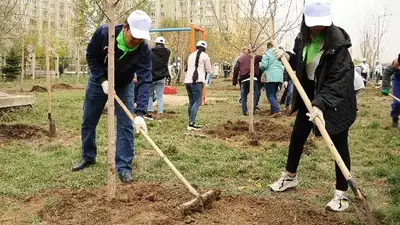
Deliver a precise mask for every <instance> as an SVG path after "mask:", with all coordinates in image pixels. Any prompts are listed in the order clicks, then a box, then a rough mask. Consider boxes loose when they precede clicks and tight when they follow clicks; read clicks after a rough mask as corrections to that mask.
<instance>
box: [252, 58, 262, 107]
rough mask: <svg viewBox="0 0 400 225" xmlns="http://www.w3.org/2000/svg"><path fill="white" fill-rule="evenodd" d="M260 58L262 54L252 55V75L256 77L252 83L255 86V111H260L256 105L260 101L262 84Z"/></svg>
mask: <svg viewBox="0 0 400 225" xmlns="http://www.w3.org/2000/svg"><path fill="white" fill-rule="evenodd" d="M261 60H262V55H256V56H255V57H254V77H256V78H257V81H254V85H255V86H256V87H255V88H257V89H255V93H254V94H255V95H256V96H255V100H254V108H255V110H256V111H260V108H259V107H258V104H259V103H260V97H261V89H262V87H263V86H264V84H263V83H261V71H260V62H261Z"/></svg>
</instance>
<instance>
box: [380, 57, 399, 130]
mask: <svg viewBox="0 0 400 225" xmlns="http://www.w3.org/2000/svg"><path fill="white" fill-rule="evenodd" d="M390 77H392V87H393V95H394V96H395V97H397V98H400V54H399V55H398V57H397V59H395V60H393V63H392V65H391V66H389V67H387V68H386V69H385V70H384V71H383V79H382V89H381V92H382V94H383V95H386V96H387V95H389V90H390ZM390 116H391V117H392V127H393V128H396V127H398V126H399V116H400V102H398V101H397V100H396V99H393V103H392V110H391V111H390Z"/></svg>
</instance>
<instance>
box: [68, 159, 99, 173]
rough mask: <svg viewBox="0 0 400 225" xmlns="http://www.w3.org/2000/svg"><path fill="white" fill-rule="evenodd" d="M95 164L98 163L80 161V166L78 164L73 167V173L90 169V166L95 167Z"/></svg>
mask: <svg viewBox="0 0 400 225" xmlns="http://www.w3.org/2000/svg"><path fill="white" fill-rule="evenodd" d="M95 162H96V161H90V162H88V161H85V160H82V161H80V162H79V163H78V164H76V165H75V166H74V167H72V171H79V170H83V169H85V168H86V167H89V166H91V165H93V164H94V163H95Z"/></svg>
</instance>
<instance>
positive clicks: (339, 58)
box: [270, 0, 356, 211]
mask: <svg viewBox="0 0 400 225" xmlns="http://www.w3.org/2000/svg"><path fill="white" fill-rule="evenodd" d="M330 11H331V8H330V3H329V0H312V1H306V3H305V9H304V15H303V21H302V25H301V30H300V33H299V35H298V36H297V38H296V40H295V47H294V53H285V52H284V51H283V50H281V49H275V50H274V54H275V56H276V58H278V59H280V58H281V57H282V56H284V57H286V58H287V59H288V60H289V62H290V65H291V66H292V68H294V69H295V70H296V76H297V77H298V79H299V81H300V83H301V86H303V88H304V89H305V92H306V93H307V95H308V97H309V99H310V100H311V102H312V105H313V107H312V111H311V112H308V110H307V108H306V106H305V103H304V101H303V100H302V98H301V97H300V95H299V93H298V92H297V90H294V92H293V100H294V101H293V104H292V109H291V112H294V111H298V112H297V116H296V120H295V124H294V127H293V132H292V135H291V138H290V145H289V154H288V159H287V163H286V171H285V172H282V175H281V177H280V178H279V179H278V180H277V181H276V182H274V183H273V184H271V185H270V188H271V189H272V190H273V191H275V192H281V191H285V190H287V189H289V188H293V187H295V186H297V185H298V184H299V179H298V175H297V168H298V165H299V161H300V157H301V155H302V152H303V149H304V145H305V142H306V140H307V137H308V136H309V133H310V132H311V130H312V129H314V131H315V125H314V124H313V123H312V122H311V121H314V119H315V118H316V117H318V118H319V119H320V121H321V122H322V124H323V125H324V126H325V128H326V130H327V132H328V134H329V136H330V138H331V139H332V141H333V143H334V145H335V147H336V149H337V150H338V152H339V154H340V156H341V158H342V159H343V161H344V163H345V165H346V167H347V168H348V169H350V154H349V147H348V132H349V128H350V126H351V125H352V124H353V123H354V121H355V119H356V95H355V91H354V65H353V62H352V60H351V56H350V53H349V51H348V48H350V47H351V41H350V37H349V35H348V34H347V33H346V32H345V31H344V30H343V29H341V28H339V27H337V26H335V25H333V24H332V18H331V13H330ZM335 170H336V190H335V194H334V197H333V199H332V200H331V201H329V203H328V204H327V205H326V208H327V209H328V210H332V211H344V210H346V209H347V208H348V207H349V199H348V197H347V196H346V191H347V189H348V184H347V181H346V178H345V177H344V176H343V174H342V172H341V170H340V169H339V167H338V165H337V164H335Z"/></svg>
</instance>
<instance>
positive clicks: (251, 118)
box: [247, 1, 256, 133]
mask: <svg viewBox="0 0 400 225" xmlns="http://www.w3.org/2000/svg"><path fill="white" fill-rule="evenodd" d="M255 3H256V1H251V2H250V7H251V8H250V45H249V48H250V58H251V60H250V94H249V95H250V107H248V112H249V132H250V133H254V53H253V50H254V48H253V45H254V44H255V43H254V40H253V39H254V35H253V31H254V29H253V28H254V27H253V25H254V8H255V6H256V5H255ZM247 97H248V98H249V96H247Z"/></svg>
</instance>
